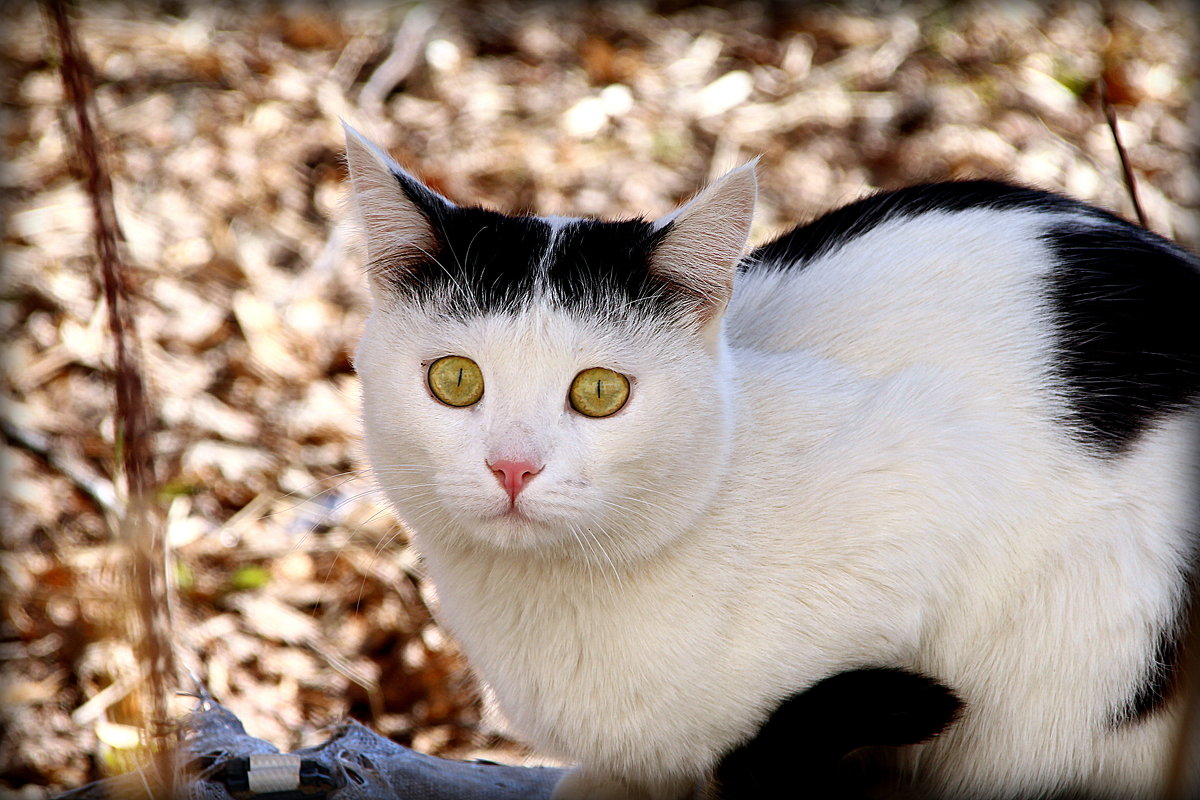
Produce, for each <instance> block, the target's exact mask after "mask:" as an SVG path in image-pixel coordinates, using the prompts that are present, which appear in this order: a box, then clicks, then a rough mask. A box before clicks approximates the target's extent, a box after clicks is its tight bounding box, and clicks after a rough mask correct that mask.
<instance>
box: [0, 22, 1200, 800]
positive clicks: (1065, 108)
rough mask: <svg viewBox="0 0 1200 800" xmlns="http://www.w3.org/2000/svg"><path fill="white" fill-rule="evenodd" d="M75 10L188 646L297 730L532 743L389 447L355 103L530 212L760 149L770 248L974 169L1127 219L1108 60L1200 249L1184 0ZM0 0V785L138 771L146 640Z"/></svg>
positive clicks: (1168, 229)
mask: <svg viewBox="0 0 1200 800" xmlns="http://www.w3.org/2000/svg"><path fill="white" fill-rule="evenodd" d="M80 6H81V7H80V8H78V9H74V10H73V12H72V13H73V18H74V20H75V22H76V25H77V31H78V35H79V36H80V39H81V42H82V44H83V47H84V48H85V50H86V52H87V54H88V56H89V57H90V58H91V60H92V62H93V64H94V67H95V71H96V81H97V107H98V111H99V114H100V120H101V124H102V126H103V132H104V134H105V136H106V141H107V144H108V157H109V164H110V166H111V168H112V171H113V176H114V182H115V200H116V207H117V213H118V215H119V220H120V224H121V226H122V229H123V232H124V237H125V244H124V247H125V257H126V260H127V263H128V265H129V267H130V270H131V274H132V277H133V280H134V283H135V288H136V291H137V294H138V296H139V305H138V324H139V326H140V333H141V340H142V342H141V345H142V350H143V359H144V366H145V369H146V372H147V376H148V380H149V382H150V388H151V392H152V402H153V404H154V408H155V412H156V415H157V421H156V422H157V425H158V427H159V430H160V433H159V434H158V437H157V444H156V451H157V453H158V456H159V460H160V464H159V466H160V469H161V472H162V488H161V491H160V493H159V499H160V502H161V504H162V507H163V508H164V510H165V515H166V519H167V526H168V535H169V540H170V545H171V551H172V558H173V566H172V568H171V578H172V581H173V585H174V598H173V602H174V607H173V613H174V616H175V621H176V623H175V626H174V636H175V638H176V647H177V650H178V653H179V657H180V660H181V662H182V665H183V666H184V667H185V668H186V669H187V670H190V671H191V673H192V674H194V675H195V676H197V677H198V678H199V679H200V680H202V681H203V682H204V683H205V684H206V685H207V686H208V687H209V689H210V690H211V691H212V692H213V693H214V694H215V695H216V697H217V699H218V700H220V701H222V702H224V703H225V704H227V705H228V706H229V707H230V708H231V709H233V710H234V711H235V712H236V713H237V714H238V715H239V716H240V717H241V718H242V720H243V721H244V722H245V724H246V727H247V729H248V731H249V732H250V733H251V734H253V735H255V736H259V737H262V738H265V739H268V740H270V741H272V742H273V743H275V744H276V745H278V746H279V747H280V748H282V749H285V750H287V749H292V748H295V747H297V746H301V745H307V744H313V743H316V742H318V741H321V740H322V739H323V737H324V735H325V733H326V732H327V730H328V726H330V725H331V724H334V723H336V722H338V721H339V720H341V719H343V718H344V717H346V716H353V717H355V718H357V719H359V720H360V721H362V722H364V723H366V724H368V725H370V726H371V727H372V728H374V729H375V730H377V731H379V732H380V733H383V734H385V735H387V736H389V737H391V738H393V739H395V740H396V741H399V742H402V743H404V744H407V745H411V746H413V747H415V748H417V749H420V750H422V751H425V752H430V753H435V754H438V755H446V756H452V757H476V756H483V757H489V758H493V759H496V760H502V761H509V762H514V763H524V762H526V761H531V756H530V755H529V754H527V753H525V752H524V751H523V750H521V749H520V748H519V747H518V746H517V745H515V744H514V743H512V742H511V741H510V740H508V739H507V738H506V737H505V736H504V735H503V733H502V731H501V729H500V728H499V727H498V725H497V723H496V721H494V720H491V719H489V718H487V717H486V716H485V715H484V714H483V713H482V712H481V708H480V705H479V703H478V701H477V694H476V692H475V691H474V689H473V688H472V685H471V682H470V679H469V676H468V675H467V673H466V672H465V670H464V667H463V664H462V663H461V661H460V659H459V657H458V655H457V654H456V652H455V649H454V646H453V644H452V643H451V642H450V641H448V640H447V638H446V637H445V636H443V635H442V633H441V632H440V631H439V629H438V628H437V626H436V625H435V624H434V623H433V622H432V619H431V617H430V614H429V611H428V603H429V602H430V601H431V593H430V588H429V586H428V585H427V584H426V582H425V581H424V580H423V578H422V576H421V570H420V565H419V563H418V561H417V559H416V558H415V556H414V555H413V553H412V552H411V551H409V550H407V549H406V537H405V534H404V532H403V530H402V529H401V528H400V527H399V526H398V525H397V524H396V523H395V521H394V520H393V519H392V518H391V517H390V516H389V514H388V513H387V512H386V510H385V509H384V508H383V507H382V505H381V502H380V500H379V499H378V497H376V496H375V495H374V494H373V493H372V490H371V483H370V480H369V479H368V477H367V476H366V475H365V474H364V473H363V472H362V471H361V468H362V463H363V462H362V461H361V460H360V457H359V447H358V444H357V439H358V425H357V423H356V404H357V391H358V388H357V382H356V379H355V377H354V373H353V370H352V366H351V353H352V351H353V347H354V342H355V339H356V336H357V334H358V331H359V328H360V326H361V323H362V320H363V318H364V316H365V314H366V311H367V308H366V294H365V291H364V286H363V278H362V275H361V273H360V269H359V263H360V262H359V260H358V257H357V256H356V255H355V253H354V251H353V250H352V249H351V247H350V246H349V236H348V235H347V233H346V232H345V229H344V226H342V225H341V224H340V221H341V219H342V217H343V214H342V211H341V209H342V204H343V198H344V195H345V189H346V187H345V180H344V179H345V171H344V168H343V164H342V162H341V150H342V133H341V127H340V123H339V118H344V119H345V120H347V121H348V122H350V123H351V124H353V125H354V126H356V127H357V128H358V129H359V130H361V131H363V132H364V133H365V134H367V135H368V136H370V137H372V138H374V139H375V140H376V141H377V142H379V143H380V144H381V145H383V146H384V147H386V148H388V149H389V150H390V151H391V152H392V153H393V154H395V156H396V157H397V158H398V159H399V160H400V161H401V162H402V163H404V164H406V165H407V166H409V167H410V168H411V169H412V170H413V171H414V172H415V173H416V174H418V175H420V176H422V177H423V178H424V179H425V180H426V181H428V182H429V183H430V184H431V185H432V186H434V187H435V188H437V189H438V190H439V191H441V192H443V193H444V194H446V195H447V196H449V197H451V198H452V199H455V200H457V201H460V202H465V203H478V204H482V205H486V206H491V207H495V208H498V209H502V210H507V211H537V212H539V213H547V214H548V213H562V214H576V215H578V214H584V215H605V216H616V217H628V216H635V215H645V216H651V217H652V216H657V215H660V214H663V213H665V212H667V211H668V210H670V209H671V208H672V207H673V206H674V205H675V204H676V203H678V202H679V201H681V200H683V199H685V198H686V197H688V196H689V195H690V194H691V193H692V192H694V191H695V190H696V189H698V188H699V187H700V186H701V185H703V184H704V183H705V181H707V180H709V179H711V178H713V177H715V176H717V175H719V174H721V173H722V172H724V171H725V170H726V169H728V168H730V167H732V166H735V165H737V164H740V163H742V162H744V161H745V160H747V159H749V158H751V157H754V156H759V155H761V156H762V161H761V163H760V169H759V175H760V181H761V183H760V185H761V202H760V206H759V216H758V219H757V222H756V224H755V228H754V234H753V239H754V241H755V242H762V241H764V240H766V239H767V238H769V237H771V236H772V235H774V234H777V233H780V232H782V231H784V230H786V229H787V228H789V227H791V226H792V225H794V224H796V223H797V222H800V221H804V220H807V219H810V218H812V217H813V216H815V215H817V214H819V213H821V212H822V211H824V210H827V209H830V208H832V207H834V206H836V205H839V204H841V203H845V202H847V201H849V200H852V199H854V198H857V197H859V196H861V195H863V194H864V193H866V192H868V191H870V190H872V189H876V188H888V187H896V186H900V185H903V184H907V183H914V182H919V181H927V180H942V179H948V178H972V177H1007V178H1011V179H1015V180H1017V181H1021V182H1025V183H1028V184H1032V185H1036V186H1039V187H1043V188H1048V189H1054V190H1059V191H1063V192H1066V193H1068V194H1071V195H1074V196H1076V197H1079V198H1082V199H1084V200H1089V201H1092V202H1095V203H1097V204H1099V205H1102V206H1104V207H1106V208H1109V209H1112V210H1114V211H1116V212H1118V213H1120V214H1122V215H1124V216H1127V217H1130V218H1132V216H1133V212H1132V206H1131V204H1130V199H1129V194H1128V192H1127V190H1126V188H1125V185H1124V184H1123V181H1122V177H1121V168H1120V165H1119V162H1118V159H1117V154H1116V150H1115V148H1114V146H1113V140H1112V136H1111V134H1110V132H1109V129H1108V127H1107V125H1106V123H1105V119H1104V114H1103V112H1102V110H1101V107H1100V102H1099V98H1100V93H1101V88H1100V87H1101V83H1102V81H1103V82H1104V83H1106V84H1107V87H1108V94H1109V96H1110V97H1111V100H1112V103H1113V107H1114V109H1115V111H1116V114H1117V116H1118V117H1119V119H1120V131H1121V135H1122V137H1123V140H1124V142H1125V145H1126V147H1127V148H1128V153H1129V158H1130V161H1131V163H1132V166H1133V170H1134V173H1135V175H1136V178H1137V183H1138V190H1139V192H1140V195H1141V199H1142V203H1143V205H1144V207H1145V211H1146V214H1147V217H1148V223H1149V225H1150V227H1152V228H1153V229H1154V230H1156V231H1158V232H1160V233H1163V234H1165V235H1167V236H1170V237H1173V238H1175V239H1177V240H1178V241H1180V242H1182V243H1183V244H1185V245H1187V246H1190V247H1192V248H1193V249H1195V247H1196V245H1197V242H1198V241H1200V225H1198V220H1197V216H1196V210H1197V205H1198V204H1200V185H1198V181H1197V176H1196V173H1195V171H1194V169H1193V167H1194V164H1195V162H1194V156H1195V149H1194V148H1195V143H1196V142H1198V141H1200V135H1198V134H1200V114H1198V111H1197V103H1196V90H1197V83H1196V78H1197V60H1196V59H1197V53H1198V52H1200V40H1198V36H1197V30H1196V27H1195V24H1194V22H1193V18H1192V10H1191V8H1190V7H1189V6H1188V5H1187V4H1186V3H1185V2H1182V0H1181V1H1180V2H1161V3H1153V4H1152V3H1146V2H1121V1H1114V2H1103V3H1101V2H1058V3H1048V4H1047V3H1041V2H1028V3H1023V2H1016V1H1015V0H1014V1H1012V2H1009V1H1007V0H1001V1H999V2H954V3H944V2H878V3H865V2H864V3H849V2H847V3H840V4H820V3H813V4H799V3H787V2H743V3H731V4H724V5H722V6H720V7H713V6H702V5H694V4H689V3H684V2H676V1H673V0H663V1H662V2H658V3H650V2H641V3H638V2H615V3H605V2H592V3H573V4H571V3H568V4H559V3H554V4H551V3H533V2H524V3H515V2H511V3H503V2H492V1H491V0H488V1H487V2H483V1H482V0H477V1H476V2H469V1H468V0H461V1H460V2H453V1H452V0H445V2H426V3H420V4H413V3H396V4H388V5H384V4H372V3H368V2H358V3H353V4H348V5H345V6H339V7H338V8H337V9H336V10H335V9H333V8H329V7H325V6H323V5H318V4H311V5H306V4H302V3H291V2H284V3H256V2H240V3H220V4H216V5H211V4H207V3H205V4H201V3H192V2H182V1H176V2H165V1H164V2H161V3H158V4H155V3H151V2H109V3H91V2H89V3H86V4H80ZM0 18H3V19H4V20H5V23H4V25H3V27H2V28H0V52H3V53H4V56H3V62H2V73H0V98H2V102H3V110H4V115H3V118H2V119H0V127H2V130H3V137H4V145H5V155H4V159H5V163H4V169H3V173H2V175H0V183H2V192H3V195H2V200H0V202H2V203H3V220H4V223H3V224H4V232H3V236H4V244H3V248H4V250H3V275H2V283H3V291H2V293H0V325H2V326H3V330H4V338H3V341H4V343H5V350H4V362H3V377H2V379H0V380H2V382H3V392H4V398H3V399H4V403H5V409H4V433H5V439H4V442H5V449H4V455H3V459H4V460H3V466H4V512H3V513H4V516H3V522H2V525H0V537H2V542H0V546H2V548H3V554H2V558H3V560H2V561H0V602H2V603H3V608H4V614H3V619H2V623H0V624H2V628H0V658H2V662H0V706H2V710H0V714H3V719H2V720H0V727H2V728H3V734H2V739H0V795H2V796H5V797H29V798H35V797H41V796H45V795H46V794H47V793H50V792H52V791H53V790H55V789H61V788H63V787H69V786H75V785H79V784H81V783H83V782H85V781H88V780H92V779H95V778H98V777H101V776H102V775H105V774H107V773H108V772H111V771H115V770H119V769H121V768H122V767H123V765H125V764H126V763H127V759H125V758H124V755H123V754H124V753H125V752H126V751H128V750H130V749H131V748H132V747H133V746H134V744H135V743H136V741H137V735H136V729H135V728H133V727H131V726H132V724H133V723H134V722H136V719H137V715H136V709H133V708H131V707H130V703H129V701H128V696H129V693H130V690H131V688H132V684H133V683H135V682H136V678H135V677H134V676H136V669H135V666H134V656H133V650H132V649H131V645H130V642H129V641H128V640H127V639H128V637H126V636H125V635H124V634H123V631H124V630H125V626H124V625H123V623H122V617H123V616H125V615H128V613H129V610H128V608H127V605H128V603H127V601H126V598H125V597H124V596H123V594H122V592H124V591H125V589H123V588H122V587H123V584H122V583H121V582H120V581H119V580H118V578H119V575H118V574H117V573H119V571H120V569H121V566H120V565H121V561H120V559H119V558H118V557H117V556H116V555H115V554H114V548H113V546H112V535H111V530H112V529H113V527H114V524H115V521H116V519H117V517H118V516H119V509H120V504H121V497H120V492H121V489H120V486H121V481H120V478H119V468H118V464H119V457H118V452H117V445H116V443H115V442H114V434H113V430H114V424H113V399H112V390H111V388H110V384H109V382H108V376H109V374H110V371H111V360H112V357H111V350H112V343H111V341H110V340H109V338H108V336H107V328H106V325H107V321H106V317H105V314H106V310H105V307H104V303H103V302H102V300H101V293H100V291H99V289H98V280H97V275H98V271H97V267H96V265H95V263H94V259H93V257H92V245H91V242H90V238H89V236H90V219H91V213H90V209H89V206H88V200H87V195H86V194H85V192H84V189H83V186H82V184H81V182H80V181H79V179H78V175H79V172H78V163H77V159H76V158H75V155H74V153H73V147H72V145H71V138H70V135H71V127H70V125H71V124H72V123H71V122H70V119H71V117H70V115H69V112H68V110H67V109H66V107H65V106H64V98H63V89H62V84H61V79H60V77H59V75H58V72H57V65H58V55H57V48H56V45H55V42H54V39H53V36H52V28H51V27H50V26H49V25H48V23H47V19H46V17H45V16H44V14H43V13H42V11H41V10H40V9H39V6H38V5H37V4H33V3H26V2H13V1H12V0H7V1H4V2H0ZM181 686H182V688H189V686H188V684H187V683H186V681H184V680H183V679H181ZM187 706H188V704H187V703H186V702H184V703H182V705H181V708H186V707H187ZM531 763H532V762H531Z"/></svg>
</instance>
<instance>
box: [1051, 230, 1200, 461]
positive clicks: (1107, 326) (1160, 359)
mask: <svg viewBox="0 0 1200 800" xmlns="http://www.w3.org/2000/svg"><path fill="white" fill-rule="evenodd" d="M1045 240H1046V242H1047V244H1048V245H1049V246H1050V249H1051V252H1052V253H1053V255H1054V258H1055V259H1056V261H1057V262H1058V263H1057V267H1056V269H1055V270H1054V272H1053V274H1052V276H1051V279H1050V285H1049V287H1048V290H1047V294H1048V298H1049V300H1050V301H1051V304H1052V307H1053V312H1054V317H1055V319H1054V321H1055V325H1056V327H1057V329H1058V337H1057V347H1058V363H1057V370H1058V372H1059V374H1060V376H1061V377H1062V378H1063V379H1064V383H1065V385H1066V388H1067V393H1068V397H1067V399H1068V403H1069V406H1070V408H1069V412H1068V420H1067V421H1068V423H1069V424H1070V425H1071V428H1072V430H1073V431H1074V432H1075V433H1076V435H1077V436H1078V437H1079V438H1080V439H1081V441H1083V442H1084V443H1085V444H1088V445H1090V446H1092V447H1094V448H1095V449H1096V450H1097V452H1099V453H1101V454H1104V455H1117V454H1119V453H1121V452H1122V451H1124V450H1125V449H1126V448H1128V447H1129V446H1130V444H1131V443H1132V442H1133V441H1134V440H1135V439H1136V438H1137V436H1138V434H1139V433H1141V432H1142V431H1143V430H1145V429H1146V428H1147V427H1148V426H1150V425H1151V424H1152V423H1153V422H1154V420H1156V419H1157V418H1159V417H1161V416H1163V415H1164V414H1167V413H1169V412H1171V411H1174V410H1178V409H1181V408H1184V407H1186V406H1189V405H1191V404H1193V403H1195V401H1196V400H1197V398H1200V264H1198V262H1197V260H1196V259H1195V257H1193V256H1190V254H1187V253H1185V252H1184V251H1183V250H1181V249H1179V248H1177V247H1175V246H1173V245H1171V244H1170V243H1169V242H1167V241H1166V240H1163V239H1160V238H1159V237H1157V236H1155V235H1154V234H1151V233H1149V232H1147V231H1144V230H1142V229H1141V228H1137V227H1134V226H1133V225H1130V224H1128V223H1120V224H1118V225H1104V226H1090V225H1089V226H1082V225H1076V224H1064V225H1059V226H1056V227H1054V228H1051V229H1050V230H1049V231H1047V232H1046V234H1045Z"/></svg>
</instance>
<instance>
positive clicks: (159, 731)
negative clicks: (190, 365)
mask: <svg viewBox="0 0 1200 800" xmlns="http://www.w3.org/2000/svg"><path fill="white" fill-rule="evenodd" d="M47 10H48V12H49V15H50V17H51V20H52V23H53V27H54V31H55V34H56V36H57V39H58V44H59V51H60V54H61V59H62V60H61V72H62V78H63V85H64V87H65V90H66V99H67V102H68V103H69V104H70V106H71V108H72V110H73V111H74V120H75V129H74V131H73V134H74V145H75V152H76V156H77V158H78V162H79V164H78V166H79V169H80V171H81V173H82V177H83V179H84V182H85V186H86V190H87V195H88V198H89V201H90V205H91V210H92V217H93V219H92V238H93V243H94V246H95V251H96V259H97V263H98V265H99V268H100V278H101V284H102V287H103V291H104V299H105V302H106V303H107V306H108V326H109V332H110V334H111V336H112V339H113V344H114V348H115V370H114V374H113V381H114V387H115V390H116V406H117V408H116V417H115V419H116V420H117V423H116V424H117V425H118V426H119V430H118V434H117V437H116V441H117V446H118V449H119V451H120V452H119V455H120V466H121V468H122V469H123V471H124V474H125V485H126V491H127V501H126V505H125V514H124V516H123V518H122V520H121V527H120V534H121V539H122V540H123V542H124V544H125V545H126V546H127V547H128V551H129V558H130V570H129V575H128V578H129V580H130V581H131V583H132V587H131V588H132V596H133V597H134V598H135V604H134V605H135V617H134V620H133V625H132V627H133V628H134V634H133V635H134V640H135V642H136V650H137V652H138V655H139V659H140V662H141V664H142V668H143V670H144V676H143V677H144V680H143V681H142V683H141V687H140V691H141V694H142V703H141V707H142V709H143V714H144V715H145V724H143V726H142V728H143V731H145V736H146V738H147V744H148V745H149V751H150V753H152V754H153V755H152V760H153V763H152V764H150V765H148V766H149V767H150V772H149V775H150V777H151V780H152V782H153V783H154V784H156V785H157V786H158V787H161V792H162V796H165V797H171V796H174V779H173V770H172V764H173V761H174V751H175V747H174V745H175V737H174V734H173V732H172V730H171V726H170V724H169V722H168V720H169V711H168V708H169V702H170V697H171V695H172V693H173V691H174V688H175V684H176V669H175V658H174V653H173V651H172V647H171V626H170V606H169V602H168V599H169V598H168V585H167V574H166V541H165V534H166V531H165V526H164V524H163V519H162V514H161V512H160V509H159V507H158V505H157V503H156V499H155V492H156V490H157V487H158V481H157V478H156V475H155V463H154V453H153V447H152V439H153V430H152V419H153V416H152V414H151V412H150V407H149V402H148V399H147V395H146V388H145V382H144V380H143V378H142V368H141V363H140V359H139V353H138V338H137V326H136V324H135V321H134V316H133V311H132V306H133V303H132V297H131V292H130V288H129V281H128V274H127V271H126V269H125V265H124V264H123V262H122V259H121V252H120V247H119V243H118V239H119V237H120V229H119V226H118V223H117V216H116V209H115V208H114V205H113V196H112V181H111V178H110V175H109V171H108V169H107V165H106V164H105V161H104V155H103V153H102V151H101V147H100V142H99V137H98V135H97V131H96V125H95V123H94V122H93V118H94V117H95V115H96V111H95V99H94V94H93V78H92V75H93V73H92V68H91V65H90V63H89V62H88V59H87V55H86V53H84V52H83V50H82V49H81V47H80V45H79V42H78V40H77V39H76V36H75V31H74V29H73V28H72V25H71V19H70V17H69V15H68V13H67V8H66V5H65V2H64V0H47Z"/></svg>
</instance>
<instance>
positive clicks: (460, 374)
mask: <svg viewBox="0 0 1200 800" xmlns="http://www.w3.org/2000/svg"><path fill="white" fill-rule="evenodd" d="M462 374H463V371H462V367H459V368H458V385H459V386H462Z"/></svg>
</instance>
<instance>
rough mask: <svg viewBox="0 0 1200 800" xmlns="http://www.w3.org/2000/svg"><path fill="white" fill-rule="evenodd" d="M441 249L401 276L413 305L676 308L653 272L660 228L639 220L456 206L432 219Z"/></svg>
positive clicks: (450, 308)
mask: <svg viewBox="0 0 1200 800" xmlns="http://www.w3.org/2000/svg"><path fill="white" fill-rule="evenodd" d="M435 223H436V225H437V226H438V228H439V229H440V230H439V232H440V233H441V235H442V237H443V240H444V242H443V244H442V246H441V247H440V249H439V250H438V251H436V252H433V253H429V254H428V258H426V259H425V260H423V261H422V262H420V263H417V264H415V265H412V266H411V267H410V270H411V271H410V272H409V274H408V275H406V276H405V278H404V284H405V288H406V290H407V292H408V293H409V295H410V296H411V297H413V298H414V299H416V300H417V301H418V302H427V303H432V304H436V305H438V306H440V307H442V309H443V310H444V311H446V312H448V313H451V314H454V315H456V316H468V315H470V316H486V315H490V314H496V313H501V312H507V311H514V310H517V309H521V308H527V307H530V306H538V305H546V304H556V305H560V306H563V307H567V308H570V309H572V310H573V311H576V312H582V313H587V312H589V311H595V312H596V313H603V314H605V315H612V314H614V313H621V310H622V309H628V310H629V311H630V313H632V314H635V315H637V316H641V315H645V314H653V313H656V312H657V313H660V314H662V315H669V314H670V313H671V311H672V310H673V304H672V298H671V296H670V293H669V292H668V291H667V287H666V286H665V284H663V282H662V281H661V280H660V279H658V278H657V277H655V276H654V275H653V274H652V273H651V270H650V258H651V256H652V254H653V251H654V247H655V246H656V244H657V243H658V240H659V238H660V228H658V227H656V226H655V225H654V224H653V223H651V222H648V221H646V220H641V219H631V220H621V221H601V220H590V219H579V218H571V217H519V216H508V215H505V214H500V213H498V212H494V211H489V210H487V209H480V208H462V207H454V208H449V209H446V210H445V211H444V213H442V214H439V215H438V219H436V220H435Z"/></svg>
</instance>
